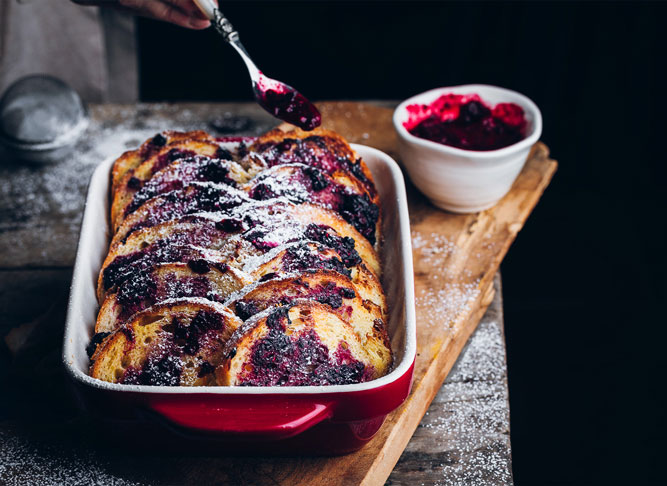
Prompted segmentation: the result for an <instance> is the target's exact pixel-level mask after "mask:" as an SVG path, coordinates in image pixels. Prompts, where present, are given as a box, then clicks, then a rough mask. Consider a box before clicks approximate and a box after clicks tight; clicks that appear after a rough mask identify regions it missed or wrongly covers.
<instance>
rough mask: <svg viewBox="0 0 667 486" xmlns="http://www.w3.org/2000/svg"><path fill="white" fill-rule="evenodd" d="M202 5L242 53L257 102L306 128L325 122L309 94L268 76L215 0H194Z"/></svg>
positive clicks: (278, 116)
mask: <svg viewBox="0 0 667 486" xmlns="http://www.w3.org/2000/svg"><path fill="white" fill-rule="evenodd" d="M194 2H195V4H197V6H198V7H199V9H200V10H201V11H202V12H203V13H204V15H206V17H208V18H209V19H210V20H211V22H212V24H213V26H214V27H215V30H217V31H218V32H219V33H220V35H222V37H223V38H224V39H225V41H227V43H229V44H230V45H231V46H232V47H233V48H234V49H236V52H238V53H239V55H240V56H241V58H242V59H243V61H244V62H245V65H246V67H247V68H248V73H249V74H250V79H251V81H252V89H253V92H254V93H255V99H256V100H257V103H259V105H260V106H261V107H262V108H264V109H265V110H266V111H268V112H269V113H271V114H272V115H273V116H275V117H276V118H279V119H281V120H283V121H286V122H288V123H291V124H293V125H296V126H298V127H300V128H302V129H304V130H312V129H313V128H315V127H318V126H319V125H320V123H321V122H322V116H321V115H320V112H319V111H318V110H317V108H315V105H313V104H312V103H311V102H310V101H308V99H306V97H305V96H303V95H302V94H301V93H299V92H298V91H297V90H295V89H294V88H292V87H291V86H290V85H288V84H285V83H283V82H281V81H278V80H276V79H272V78H269V77H268V76H265V75H264V74H263V73H262V71H260V70H259V69H258V68H257V66H256V65H255V63H254V62H253V61H252V59H250V56H249V55H248V52H247V51H246V50H245V47H243V44H241V40H240V39H239V33H238V32H237V31H236V30H235V29H234V27H232V24H231V23H230V22H229V20H227V18H226V17H225V16H224V15H223V14H222V12H220V9H218V6H217V5H216V4H215V2H214V1H213V0H194Z"/></svg>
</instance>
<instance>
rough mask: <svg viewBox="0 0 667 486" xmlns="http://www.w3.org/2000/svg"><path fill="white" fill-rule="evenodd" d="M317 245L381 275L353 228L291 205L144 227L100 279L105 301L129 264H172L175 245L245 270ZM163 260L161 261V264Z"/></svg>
mask: <svg viewBox="0 0 667 486" xmlns="http://www.w3.org/2000/svg"><path fill="white" fill-rule="evenodd" d="M305 240H311V241H315V242H318V243H320V244H322V245H325V246H328V247H330V248H333V249H335V250H336V251H338V253H339V254H340V255H341V256H342V257H343V258H344V260H343V262H344V263H345V264H346V265H347V266H353V265H357V264H358V263H361V262H363V263H364V264H365V265H366V266H367V267H368V268H369V269H370V270H371V271H373V272H374V273H375V274H377V271H379V269H380V265H379V259H378V256H377V253H376V252H375V250H374V249H373V247H372V246H371V245H370V243H369V242H368V240H366V238H364V237H363V236H361V235H360V234H359V232H358V231H357V230H355V229H354V228H353V227H352V226H351V225H350V224H349V223H347V222H346V221H345V220H343V219H342V218H341V217H340V216H338V215H336V214H335V213H334V212H332V211H330V210H327V209H325V208H322V207H319V206H315V205H310V204H300V205H293V204H290V203H287V202H284V203H281V202H273V201H268V202H267V201H254V202H252V203H250V204H248V205H241V206H237V207H235V208H231V209H230V210H229V211H228V212H226V213H223V212H218V213H206V214H201V213H198V214H193V215H188V216H184V217H182V218H180V219H177V220H174V221H170V222H166V223H161V224H158V225H156V226H153V227H150V228H143V229H141V230H138V231H135V232H134V233H132V234H130V235H129V236H128V238H127V239H126V240H125V241H119V242H116V243H115V244H114V245H113V246H112V247H111V248H110V250H109V254H108V255H107V258H106V259H105V261H104V263H103V264H102V270H101V271H100V276H99V278H98V298H99V299H100V302H101V301H102V298H103V296H104V294H105V293H106V291H108V290H109V289H110V288H112V287H113V286H114V285H117V284H118V283H119V281H118V279H119V277H122V276H123V275H127V272H126V270H125V268H126V267H127V266H128V265H131V264H132V265H137V263H136V262H137V261H141V262H145V263H142V265H143V266H145V265H149V264H153V263H167V262H169V261H177V260H165V259H164V257H163V256H162V255H164V254H167V255H169V252H170V247H172V246H174V245H178V246H182V245H194V246H199V247H204V248H208V249H214V250H218V251H219V252H220V254H221V256H223V257H225V258H228V259H229V260H230V261H229V262H228V263H229V265H230V266H235V267H237V268H242V266H243V265H244V264H245V263H246V261H247V260H248V259H252V258H254V257H256V256H258V255H262V254H264V253H266V252H268V251H269V250H271V249H272V248H275V247H278V246H280V245H282V244H285V243H290V242H296V241H305ZM158 258H159V261H158V260H157V259H158Z"/></svg>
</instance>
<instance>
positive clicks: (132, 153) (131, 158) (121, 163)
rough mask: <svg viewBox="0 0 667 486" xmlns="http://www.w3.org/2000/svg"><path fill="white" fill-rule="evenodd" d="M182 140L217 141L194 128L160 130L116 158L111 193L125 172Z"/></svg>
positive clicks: (112, 169) (112, 173) (112, 171)
mask: <svg viewBox="0 0 667 486" xmlns="http://www.w3.org/2000/svg"><path fill="white" fill-rule="evenodd" d="M182 140H202V141H211V142H212V141H215V139H214V138H213V137H211V136H210V135H209V134H208V133H206V132H204V131H202V130H193V131H190V132H177V131H173V130H165V131H163V132H160V133H158V134H156V135H155V136H154V137H152V138H149V139H148V140H146V141H145V142H144V143H143V144H141V147H139V148H138V149H135V150H128V151H127V152H124V153H123V154H122V155H121V156H120V157H118V158H117V159H116V161H115V162H114V164H113V167H112V168H111V193H112V194H113V193H114V192H115V189H116V186H117V185H118V184H119V183H120V180H121V179H122V178H123V176H124V175H125V174H127V173H128V172H130V171H132V170H134V169H135V168H137V167H138V166H139V165H140V164H141V163H142V162H144V161H145V160H146V159H147V158H148V157H150V156H151V155H152V154H153V153H154V152H155V151H157V150H159V148H160V147H163V146H164V145H167V144H170V143H174V142H179V141H182Z"/></svg>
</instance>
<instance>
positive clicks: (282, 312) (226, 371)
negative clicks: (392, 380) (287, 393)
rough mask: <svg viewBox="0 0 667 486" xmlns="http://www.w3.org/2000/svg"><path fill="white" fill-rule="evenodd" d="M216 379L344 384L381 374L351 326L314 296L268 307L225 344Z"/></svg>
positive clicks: (274, 383) (220, 381)
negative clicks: (313, 297) (280, 305)
mask: <svg viewBox="0 0 667 486" xmlns="http://www.w3.org/2000/svg"><path fill="white" fill-rule="evenodd" d="M224 353H225V360H224V362H223V364H222V365H221V366H220V367H218V368H217V369H216V372H215V374H216V378H217V382H218V384H219V385H227V386H239V385H240V386H307V385H315V386H317V385H347V384H352V383H360V382H364V381H369V380H372V379H374V378H377V377H379V376H381V373H380V372H379V371H378V370H377V369H375V367H374V366H373V364H372V360H371V358H370V357H369V356H368V353H367V352H366V350H365V349H364V347H363V346H362V345H361V343H360V342H359V339H358V337H357V335H356V334H355V332H354V330H353V329H352V328H351V326H350V325H349V324H348V323H347V322H345V321H343V320H342V319H340V317H338V316H337V315H336V314H335V313H333V312H331V310H330V309H329V308H328V307H326V306H324V305H322V304H319V303H317V302H300V303H298V304H296V305H293V306H283V307H272V308H270V309H267V310H266V311H265V312H263V313H261V314H258V315H257V316H255V317H254V318H253V319H251V320H249V321H247V322H246V323H245V324H244V325H243V326H242V327H241V328H239V329H238V330H237V331H236V332H235V333H234V335H233V336H232V338H231V339H230V340H229V341H228V343H227V345H226V346H225V350H224Z"/></svg>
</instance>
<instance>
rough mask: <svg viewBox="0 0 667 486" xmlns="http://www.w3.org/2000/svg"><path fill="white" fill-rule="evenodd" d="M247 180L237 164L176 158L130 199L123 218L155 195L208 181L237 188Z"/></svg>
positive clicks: (202, 159) (228, 161)
mask: <svg viewBox="0 0 667 486" xmlns="http://www.w3.org/2000/svg"><path fill="white" fill-rule="evenodd" d="M250 178H251V175H250V174H249V173H248V172H246V171H245V169H243V168H242V167H241V166H240V165H239V164H237V163H236V162H232V161H230V160H222V159H216V158H211V157H206V156H203V155H195V156H193V157H187V158H185V159H180V160H177V161H175V162H174V163H172V164H170V165H168V166H167V167H165V168H164V169H161V170H159V171H158V172H156V173H155V174H153V176H152V177H151V178H150V179H148V180H147V181H146V182H145V183H144V184H143V185H142V186H141V189H139V190H138V191H137V192H135V193H134V195H133V196H132V201H131V202H130V204H128V205H127V207H126V208H125V213H124V216H123V217H127V215H129V214H131V213H133V212H134V211H136V210H137V209H138V208H140V207H141V206H142V205H143V204H145V203H146V202H148V201H150V200H151V199H152V198H154V197H156V196H160V195H162V194H165V193H169V192H173V191H176V190H179V189H182V188H184V187H185V186H187V185H190V184H192V183H194V182H209V183H214V184H217V185H227V186H230V187H232V188H234V187H237V186H239V185H241V184H243V183H245V182H247V181H248V180H249V179H250Z"/></svg>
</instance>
